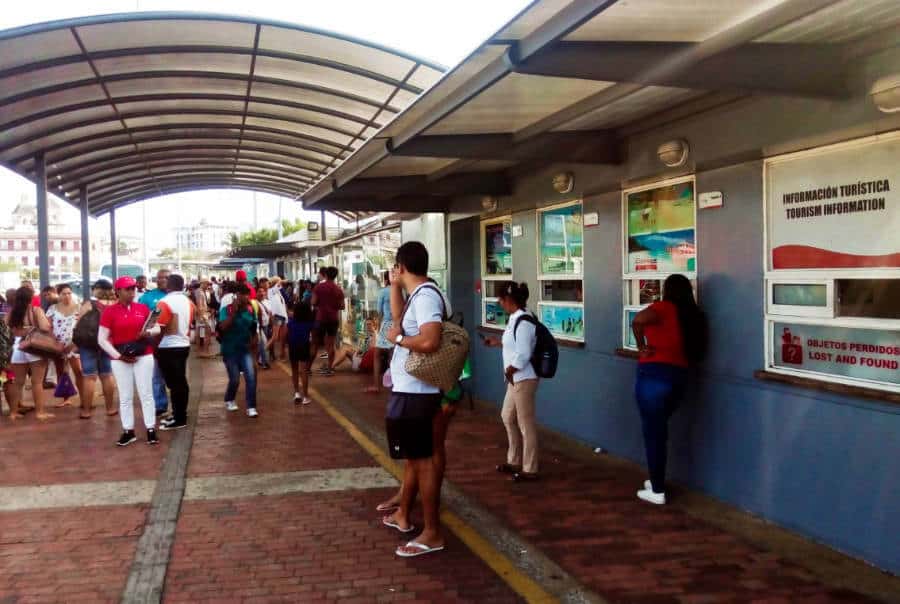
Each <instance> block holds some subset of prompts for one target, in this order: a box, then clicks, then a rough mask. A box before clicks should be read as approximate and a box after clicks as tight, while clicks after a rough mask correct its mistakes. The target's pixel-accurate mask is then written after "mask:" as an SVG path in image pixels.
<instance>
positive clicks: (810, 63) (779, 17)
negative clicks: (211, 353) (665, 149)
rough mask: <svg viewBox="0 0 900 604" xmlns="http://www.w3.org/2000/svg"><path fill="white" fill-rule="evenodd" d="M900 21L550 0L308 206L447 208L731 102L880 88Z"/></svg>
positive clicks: (603, 158) (326, 183) (891, 3)
mask: <svg viewBox="0 0 900 604" xmlns="http://www.w3.org/2000/svg"><path fill="white" fill-rule="evenodd" d="M898 24H900V8H898V3H897V0H767V1H765V2H762V1H760V0H691V1H690V2H685V1H684V0H627V1H625V0H575V1H570V0H537V1H536V2H533V3H532V4H531V5H529V6H528V7H527V8H526V9H525V10H524V11H523V12H522V13H520V14H519V15H518V16H517V17H516V18H515V19H513V20H512V21H511V22H510V23H509V24H508V25H507V26H506V27H504V28H503V29H502V30H501V31H499V32H498V33H497V34H496V35H494V36H493V37H491V38H490V39H489V40H487V41H486V42H485V43H484V44H482V45H481V46H480V47H479V48H478V49H477V50H476V51H475V52H474V53H473V54H472V55H470V56H469V57H468V58H467V59H466V60H465V61H463V62H462V63H461V64H460V65H458V66H457V67H455V68H454V69H452V70H451V71H450V72H448V73H447V74H446V75H445V76H444V77H443V78H442V79H441V80H440V81H439V82H438V83H437V84H436V85H435V86H433V87H432V88H431V89H430V90H429V91H428V92H426V93H425V94H423V95H422V96H421V97H419V98H418V99H417V100H416V101H415V102H413V104H412V105H410V107H409V108H407V109H406V110H405V111H404V112H402V113H401V114H399V115H398V116H397V117H396V118H394V119H393V120H392V121H390V122H389V123H388V124H387V125H385V126H384V127H383V128H382V129H381V130H380V131H379V132H378V133H377V134H375V135H374V136H373V137H372V138H370V139H369V141H368V142H367V143H366V144H365V145H363V146H362V147H361V148H359V149H358V150H357V151H355V152H354V154H353V155H352V156H351V157H350V158H349V159H347V160H346V161H345V162H343V163H342V164H341V165H340V166H338V167H337V168H336V169H334V170H332V171H331V172H330V173H329V174H328V175H327V176H326V177H325V178H323V179H322V180H321V181H320V182H318V183H317V184H316V185H315V186H314V187H312V188H311V189H310V190H309V191H308V192H306V193H305V194H304V195H303V199H304V206H305V207H307V208H315V209H327V210H334V209H339V210H344V211H352V210H369V211H372V210H377V211H382V212H427V211H446V210H447V209H448V207H449V205H450V203H451V201H452V200H453V199H454V198H458V197H462V196H468V195H479V196H484V195H489V196H502V195H507V194H510V193H512V191H511V187H512V182H513V181H514V178H513V177H514V176H515V174H517V173H518V174H522V173H527V172H529V171H533V170H534V169H536V168H538V167H541V166H546V165H549V164H551V163H570V164H571V163H585V164H598V165H599V164H607V165H616V164H621V163H622V162H623V159H624V157H623V147H624V145H623V141H624V140H626V139H627V137H628V136H630V135H633V134H636V133H639V132H644V131H646V130H648V129H652V128H653V127H654V126H655V125H660V124H663V123H667V121H672V120H677V119H680V118H684V117H686V116H689V115H693V114H696V113H700V112H702V111H705V110H709V109H711V108H713V107H717V106H722V105H724V104H727V103H731V102H735V101H739V100H742V99H747V98H751V97H758V96H772V97H808V98H818V99H824V100H826V101H836V102H840V101H841V100H843V99H847V98H848V97H851V96H855V95H864V94H867V92H868V89H867V81H866V78H871V77H872V76H873V75H874V74H870V73H860V69H859V66H860V65H861V64H862V63H863V61H862V59H863V58H865V57H867V56H869V55H873V54H876V53H881V52H894V53H897V52H898V47H900V34H898V32H900V28H898ZM898 60H900V59H898ZM895 64H896V63H895Z"/></svg>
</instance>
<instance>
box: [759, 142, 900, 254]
mask: <svg viewBox="0 0 900 604" xmlns="http://www.w3.org/2000/svg"><path fill="white" fill-rule="evenodd" d="M766 199H767V202H768V208H767V210H768V212H767V213H768V221H769V224H768V238H769V249H770V256H769V263H770V268H771V269H772V270H784V269H862V268H885V267H888V268H900V237H898V236H897V233H900V136H897V135H894V136H887V137H878V138H873V139H867V140H866V141H861V142H859V143H857V144H852V145H842V146H837V147H834V148H831V149H822V150H818V151H816V152H812V153H804V154H800V155H797V156H793V157H792V156H788V157H785V158H779V159H775V160H772V161H770V162H769V163H767V165H766Z"/></svg>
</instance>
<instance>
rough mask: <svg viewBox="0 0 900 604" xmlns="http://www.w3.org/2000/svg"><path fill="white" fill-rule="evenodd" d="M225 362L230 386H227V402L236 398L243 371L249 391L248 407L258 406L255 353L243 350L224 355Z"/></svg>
mask: <svg viewBox="0 0 900 604" xmlns="http://www.w3.org/2000/svg"><path fill="white" fill-rule="evenodd" d="M222 360H223V361H224V362H225V370H226V371H227V372H228V387H227V388H225V402H226V403H227V402H230V401H233V400H234V397H235V396H236V395H237V389H238V386H239V385H240V383H241V373H243V374H244V382H245V386H246V388H245V390H246V391H247V392H246V394H247V409H255V408H256V367H254V364H253V355H252V354H251V353H250V352H249V351H248V352H242V353H239V354H234V355H226V356H223V357H222Z"/></svg>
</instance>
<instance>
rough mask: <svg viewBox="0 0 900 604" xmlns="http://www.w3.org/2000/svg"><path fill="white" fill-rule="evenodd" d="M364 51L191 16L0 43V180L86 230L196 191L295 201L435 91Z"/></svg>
mask: <svg viewBox="0 0 900 604" xmlns="http://www.w3.org/2000/svg"><path fill="white" fill-rule="evenodd" d="M442 73H443V68H442V67H440V66H438V65H435V64H432V63H428V62H426V61H423V60H421V59H418V58H416V57H412V56H409V55H407V54H404V53H400V52H397V51H394V50H390V49H388V48H384V47H381V46H378V45H375V44H372V43H369V42H365V41H363V40H358V39H354V38H349V37H346V36H342V35H338V34H334V33H330V32H326V31H321V30H316V29H311V28H307V27H302V26H298V25H292V24H288V23H279V22H272V21H262V20H255V19H248V18H242V17H229V16H221V15H209V14H195V13H133V14H122V15H104V16H97V17H87V18H81V19H73V20H66V21H54V22H50V23H42V24H38V25H33V26H28V27H22V28H17V29H10V30H6V31H0V164H2V165H4V166H6V167H8V168H9V169H11V170H13V171H15V172H17V173H19V174H21V175H23V176H25V177H26V178H28V179H30V180H34V178H35V160H36V157H38V156H39V155H40V154H43V156H44V160H45V162H46V171H47V185H48V190H49V191H50V192H52V193H55V194H57V195H59V196H60V197H64V198H67V199H69V200H71V201H72V202H73V203H75V202H77V203H80V202H81V201H82V200H81V199H80V196H81V191H82V189H83V187H86V189H87V192H88V200H89V202H88V209H89V211H90V213H91V214H93V215H97V214H101V213H104V212H106V211H108V210H110V209H112V208H115V207H118V206H122V205H126V204H129V203H133V202H136V201H141V200H143V199H147V198H150V197H156V196H159V195H163V194H167V193H174V192H179V191H188V190H194V189H201V188H242V189H252V190H256V191H265V192H271V193H275V194H278V195H282V196H290V197H293V198H296V197H299V196H300V195H302V194H303V192H304V191H306V190H307V189H308V188H309V187H310V186H312V185H313V184H315V183H316V182H317V181H318V180H319V179H320V178H321V177H322V175H324V174H326V173H327V172H328V171H329V170H330V169H331V168H333V167H335V166H336V165H338V164H340V163H341V162H342V161H343V160H344V159H346V158H347V157H348V156H349V155H350V154H351V153H352V152H353V151H355V150H356V149H357V148H358V147H359V146H360V145H361V144H362V143H363V142H365V141H366V140H367V139H368V138H369V137H371V136H372V135H373V134H374V133H375V132H376V131H377V130H378V129H379V128H380V127H381V126H382V125H383V124H385V123H387V122H389V121H390V120H391V119H393V118H394V116H396V115H397V114H398V113H399V112H400V111H401V110H403V109H404V108H405V107H406V106H407V105H408V104H409V103H411V102H412V101H413V100H414V99H415V98H416V97H417V96H418V95H419V94H421V93H422V92H423V91H424V90H425V89H427V88H428V87H430V86H431V85H432V84H433V83H434V82H436V81H437V80H438V79H439V78H440V77H441V75H442Z"/></svg>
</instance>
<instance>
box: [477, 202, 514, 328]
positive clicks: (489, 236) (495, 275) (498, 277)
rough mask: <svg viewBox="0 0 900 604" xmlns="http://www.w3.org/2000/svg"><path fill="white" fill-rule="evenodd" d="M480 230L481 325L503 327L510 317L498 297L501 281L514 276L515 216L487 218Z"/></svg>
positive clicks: (509, 279) (503, 281)
mask: <svg viewBox="0 0 900 604" xmlns="http://www.w3.org/2000/svg"><path fill="white" fill-rule="evenodd" d="M480 229H481V283H482V290H481V324H482V326H484V327H496V328H502V327H505V326H506V320H507V316H506V313H505V312H503V308H502V307H501V306H500V302H499V300H498V291H499V287H500V286H501V284H503V283H505V282H507V281H511V280H512V279H513V257H512V218H511V217H510V216H504V217H501V218H493V219H491V220H485V221H483V222H482V223H481V225H480Z"/></svg>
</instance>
